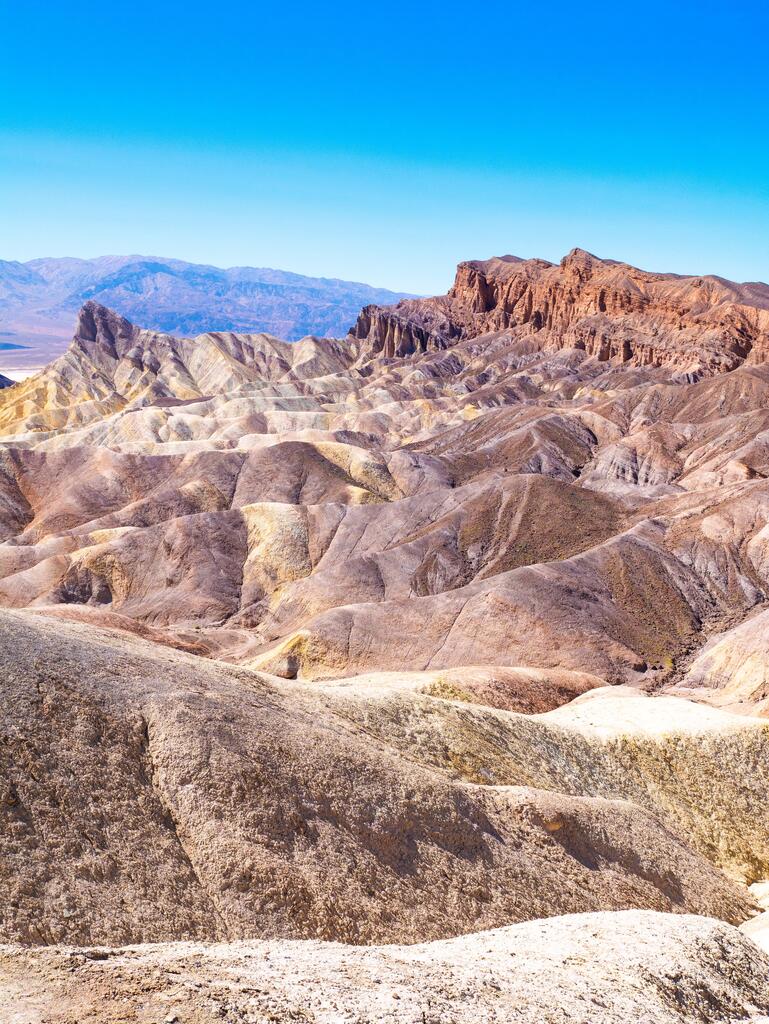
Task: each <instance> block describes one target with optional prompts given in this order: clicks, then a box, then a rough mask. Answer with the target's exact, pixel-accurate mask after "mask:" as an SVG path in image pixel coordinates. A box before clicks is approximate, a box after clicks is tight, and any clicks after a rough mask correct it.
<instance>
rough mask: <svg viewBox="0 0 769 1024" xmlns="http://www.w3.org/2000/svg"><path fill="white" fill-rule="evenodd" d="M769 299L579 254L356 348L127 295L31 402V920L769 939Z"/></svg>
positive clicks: (242, 933)
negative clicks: (768, 893) (152, 327)
mask: <svg viewBox="0 0 769 1024" xmlns="http://www.w3.org/2000/svg"><path fill="white" fill-rule="evenodd" d="M768 294H769V292H768V291H767V289H766V287H765V286H762V285H733V284H730V283H729V282H724V281H721V280H720V279H716V278H702V279H689V278H677V277H673V276H671V275H654V274H645V273H643V272H641V271H637V270H634V269H633V268H630V267H627V266H625V265H623V264H618V263H613V262H611V261H605V260H604V261H602V260H597V259H596V258H595V257H590V256H588V254H586V253H582V252H580V251H575V252H573V253H571V254H570V255H569V256H568V257H566V258H565V260H564V261H563V262H562V264H561V265H560V266H553V265H551V264H547V263H545V262H544V261H536V260H535V261H525V262H524V261H518V260H513V259H512V258H507V257H506V258H504V259H502V260H492V261H487V262H485V263H477V264H475V263H474V264H463V265H462V266H461V267H460V268H459V271H458V276H457V282H456V284H455V286H454V288H453V289H452V291H451V292H450V293H449V295H448V296H447V297H445V298H441V299H430V300H414V301H406V302H402V303H399V304H398V305H397V306H395V307H392V308H373V307H369V308H367V309H366V310H364V311H363V313H362V314H361V317H360V319H359V321H358V325H357V327H356V331H355V334H354V335H351V336H349V337H348V338H346V339H343V340H323V341H319V340H318V339H314V338H307V339H304V340H303V341H301V342H299V343H297V344H294V345H290V344H288V343H286V342H282V341H279V340H277V339H276V338H273V337H270V336H268V335H264V334H260V335H237V334H231V333H227V332H216V333H211V334H205V335H202V336H200V337H199V338H196V339H180V338H176V337H173V336H171V335H167V334H158V333H156V332H153V331H147V330H143V329H141V328H138V327H136V326H134V325H133V324H131V323H130V322H129V321H127V320H125V319H124V318H123V317H120V316H118V315H117V314H116V313H114V312H112V311H110V310H108V309H105V308H104V307H102V306H100V305H98V304H97V303H94V302H89V303H87V304H86V305H85V306H84V307H83V309H82V311H81V314H80V318H79V322H78V327H77V331H76V336H75V339H74V340H73V343H72V345H71V346H70V348H69V350H68V351H67V353H65V354H64V355H63V356H61V357H60V358H59V359H57V360H56V361H55V362H54V363H52V364H51V365H50V366H49V367H47V368H46V369H45V370H44V371H43V372H42V373H40V374H39V375H37V376H35V377H32V378H30V379H29V380H27V381H24V382H23V383H21V384H17V385H15V386H14V387H12V388H10V389H7V390H5V391H3V392H1V393H0V431H1V432H2V433H1V434H0V605H2V606H3V608H4V609H11V610H4V611H3V612H2V613H0V647H1V648H2V653H3V658H4V665H5V676H4V683H3V687H4V690H3V694H4V698H5V699H4V702H2V704H0V739H1V740H2V742H1V743H0V759H2V760H1V764H0V778H2V779H4V782H3V785H4V787H5V788H4V790H3V791H2V793H0V815H2V816H3V819H4V822H3V824H2V827H1V828H0V865H3V869H4V871H5V875H4V887H2V891H0V928H1V929H2V931H1V932H0V935H1V937H2V938H4V939H5V940H7V941H11V942H17V943H48V944H56V943H62V942H75V943H81V944H84V943H107V944H115V943H127V942H144V941H162V942H166V941H172V940H180V939H190V940H196V941H213V940H222V941H224V940H226V941H229V942H231V941H235V940H242V939H252V938H274V939H276V940H279V939H280V940H284V939H290V938H322V939H337V940H339V939H341V940H344V941H348V942H356V943H367V944H370V943H382V942H391V941H402V942H407V941H408V942H414V941H424V940H434V939H441V938H447V937H450V936H454V935H458V934H461V933H467V932H473V931H480V930H482V929H489V928H499V927H502V926H505V925H509V924H511V923H512V922H520V921H523V920H526V919H529V918H538V917H550V916H552V915H556V914H573V913H579V912H599V911H606V910H616V911H620V910H626V909H632V908H636V909H637V908H642V909H646V910H654V911H664V912H668V913H674V914H676V915H681V914H683V913H691V912H694V913H697V914H705V915H708V916H711V917H718V918H720V919H722V920H723V921H727V922H730V923H735V924H738V923H741V922H745V921H750V920H751V919H752V915H754V914H756V913H757V912H758V909H759V908H758V905H757V903H756V893H757V892H758V890H759V889H760V888H761V886H762V885H763V884H764V880H766V879H768V878H769V838H768V837H769V818H767V812H766V807H765V804H766V801H765V799H764V795H765V792H766V787H767V784H769V777H768V772H769V769H767V767H766V766H767V765H769V724H767V722H766V718H765V716H766V713H767V707H768V706H769V697H768V696H767V674H766V672H765V671H764V662H765V661H766V657H765V655H766V644H765V643H764V641H763V634H764V625H765V617H766V615H767V612H766V611H765V608H766V602H767V600H768V599H769V546H768V545H769V444H768V443H767V437H769V414H768V413H767V408H768V407H769V363H767V362H766V361H765V360H766V357H767V347H766V342H767V331H768V329H769V321H768V320H767V318H768V317H769V299H768V298H767V296H768ZM609 684H610V685H609ZM618 684H621V685H618ZM707 705H716V707H712V706H711V707H709V706H707ZM734 711H739V712H740V714H739V715H736V714H734ZM749 886H752V887H753V888H752V889H751V888H749ZM756 887H758V888H756ZM666 921H667V918H663V919H659V920H656V923H655V924H654V929H657V928H659V929H662V931H663V932H664V934H665V935H667V936H669V937H670V941H671V942H672V941H673V937H674V936H675V935H678V936H679V937H680V935H681V934H683V933H681V932H679V930H678V926H677V925H675V924H670V923H669V922H668V923H663V922H666ZM537 927H544V926H537ZM553 927H556V926H555V924H554V925H553ZM564 927H566V928H567V930H570V929H571V928H574V929H576V931H575V934H577V933H578V932H579V927H581V926H578V924H573V925H568V926H564ZM698 927H699V926H698ZM708 927H715V926H708ZM719 927H720V926H719ZM755 927H756V928H759V929H760V928H761V927H763V926H762V925H760V924H758V925H755ZM654 929H653V930H654ZM691 934H693V933H687V935H689V936H691ZM697 934H699V935H701V936H703V935H704V936H706V937H705V938H703V940H702V943H700V946H699V947H698V948H699V953H698V954H697V956H700V957H701V960H700V961H699V963H700V968H699V969H700V970H701V972H702V976H703V977H707V978H709V979H710V981H708V984H711V982H712V985H713V986H715V988H714V989H713V991H715V990H716V989H718V991H719V992H721V994H722V995H721V996H718V997H717V998H722V996H723V999H724V1000H725V1001H724V1002H723V1006H727V1005H728V1006H730V1007H731V1006H737V1007H738V1008H739V1007H740V1006H741V1005H742V1004H740V1003H739V999H741V998H742V996H741V995H739V994H737V995H735V994H734V993H735V992H738V990H739V992H743V989H742V988H740V986H742V985H748V983H749V979H750V978H751V977H752V974H751V971H750V970H747V972H745V971H743V967H744V966H745V961H744V956H745V955H747V954H745V950H746V949H750V948H751V947H750V946H745V945H741V944H742V943H747V940H746V939H742V938H738V939H735V938H734V936H733V935H731V933H728V932H724V931H721V932H719V933H718V935H719V936H720V937H719V939H718V942H719V943H722V945H723V948H724V949H725V950H727V952H728V953H729V955H732V956H734V957H743V959H742V960H741V961H740V963H741V964H742V965H743V966H742V967H740V968H739V970H738V969H737V968H736V967H735V968H734V969H735V971H737V974H736V975H734V977H736V978H737V979H738V982H739V984H738V986H737V989H734V990H733V995H730V996H728V998H727V996H726V995H724V991H725V990H724V989H723V987H721V988H719V986H722V981H721V980H719V978H720V976H718V975H717V972H716V973H713V972H712V971H711V967H712V960H713V958H712V957H711V954H710V952H708V951H707V950H709V949H711V947H710V946H709V945H708V943H709V942H710V939H709V938H707V935H711V936H712V934H713V933H711V932H707V929H706V931H705V932H698V933H697ZM756 934H758V933H756ZM730 935H731V937H729V936H730ZM494 941H496V940H494ZM505 941H507V940H505ZM580 941H581V940H580ZM676 941H677V940H676ZM688 942H689V938H687V939H686V943H688ZM278 948H282V947H276V949H278ZM468 948H469V947H468ZM669 948H670V950H671V951H672V950H673V949H674V946H670V947H669ZM679 948H680V947H679ZM685 948H686V949H690V948H691V947H690V946H688V945H686V944H685ZM233 950H234V952H233ZM433 952H434V951H433ZM439 952H440V951H438V953H439ZM438 953H435V955H436V956H437V955H438ZM137 955H140V956H144V955H145V954H144V953H142V954H137ZM146 955H147V956H150V957H151V956H152V954H150V953H147V954H146ZM156 955H157V956H161V954H160V953H158V954H156ZM166 955H167V956H171V957H177V956H178V955H181V954H178V953H177V952H168V953H163V954H162V956H163V957H164V956H166ZM185 955H186V954H185ZM202 955H205V956H206V957H209V956H210V957H215V956H216V955H219V954H217V953H215V952H212V951H210V950H209V951H207V952H205V954H202V953H201V956H202ZM221 955H225V954H221ZM226 955H227V956H236V957H239V956H240V955H241V954H240V952H239V950H238V947H237V946H235V947H230V948H229V951H228V952H227V953H226ZM280 955H283V954H282V953H281V954H280ZM372 955H374V954H373V953H372ZM388 955H389V954H384V953H377V954H376V956H377V957H385V959H386V957H387V956H388ZM431 955H433V954H432V953H431ZM671 955H672V952H671ZM687 955H688V954H687ZM692 955H694V954H692ZM19 956H20V954H18V953H16V954H10V960H9V961H8V963H10V964H11V967H10V968H9V970H16V967H15V966H13V965H14V964H16V963H24V964H27V963H31V962H32V961H31V960H29V961H28V960H25V959H24V958H23V957H22V958H21V960H18V959H15V958H18V957H19ZM116 956H120V957H122V956H123V954H116ZM129 960H130V957H129ZM36 962H37V963H38V964H44V963H48V964H49V965H53V966H52V967H51V970H52V971H53V973H52V974H51V975H50V977H51V979H55V978H56V977H57V976H58V975H57V972H58V967H57V966H56V963H55V962H54V960H50V961H44V960H43V959H41V960H38V961H36ZM89 962H90V961H89ZM121 962H123V961H121ZM382 962H384V961H382ZM623 963H624V961H623ZM551 967H552V965H551ZM40 969H41V970H42V969H43V968H42V967H41V968H40ZM46 969H47V968H46ZM296 969H297V970H299V967H298V966H297V967H296ZM382 969H384V968H382ZM399 969H401V968H399ZM402 969H403V970H404V971H405V970H406V968H405V967H403V968H402ZM553 969H555V968H553ZM623 969H624V968H623ZM740 971H742V973H740ZM681 977H683V975H681ZM106 979H107V976H106V975H105V976H104V984H108V981H107V980H106ZM92 980H93V979H92V978H91V977H90V976H89V979H88V984H89V985H90V984H91V983H92ZM51 983H52V984H53V980H52V982H51ZM56 984H59V983H58V981H57V982H56ZM93 984H95V985H96V986H97V987H96V988H94V990H93V991H94V992H95V993H98V992H99V991H101V990H100V989H99V988H98V986H99V985H101V984H102V981H98V982H97V981H94V982H93ZM596 984H599V983H598V982H596ZM600 984H603V982H601V983H600ZM681 984H684V982H683V981H682V982H681ZM724 984H725V983H724ZM750 984H752V982H750ZM60 991H61V992H62V993H63V994H62V998H65V996H66V998H67V999H74V998H75V996H74V995H73V994H72V990H69V989H66V986H65V988H64V989H61V990H60ZM132 991H133V990H132V989H130V988H129V991H128V995H129V998H133V996H131V995H130V992H132ZM708 991H709V992H710V991H711V989H708ZM745 991H747V990H745ZM751 991H753V990H751ZM658 995H659V992H658ZM89 998H90V996H89ZM94 998H96V996H94ZM202 998H203V996H201V999H202ZM205 998H206V999H208V998H209V996H208V995H206V996H205ZM211 998H213V996H211ZM343 998H345V999H346V998H347V996H343V994H342V993H341V992H340V994H339V999H340V1000H342V999H343ZM441 998H442V996H441V995H440V991H439V990H436V994H435V999H436V1000H438V1001H440V999H441ZM527 998H528V997H527ZM633 998H635V999H636V1003H635V1004H633V1003H632V999H631V997H630V996H628V999H631V1001H630V1002H629V1003H622V1004H621V1005H622V1006H623V1007H624V1010H623V1012H625V1016H626V1018H627V1014H628V1012H630V1013H631V1017H632V1011H628V1010H627V1007H628V1006H630V1007H632V1006H633V1005H635V1006H636V1008H637V1010H638V1013H640V1012H641V1009H643V1010H644V1012H646V1011H647V1010H648V1012H649V1013H651V1012H652V1011H653V1012H654V1013H656V1014H657V1017H656V1018H655V1017H649V1018H648V1019H659V1020H668V1019H670V1020H687V1019H696V1016H692V1015H693V1014H695V1011H696V1010H697V1008H698V1004H697V1001H696V999H695V998H694V996H692V1001H691V1003H687V1004H686V1007H689V1008H691V1013H690V1017H688V1018H687V1017H686V1016H685V1015H684V1013H685V1012H686V1013H688V1012H689V1009H688V1008H686V1007H685V1008H684V1009H681V1006H679V1011H680V1012H679V1016H678V1017H675V1016H671V1015H670V1014H671V1013H672V1012H673V1011H672V1010H670V1007H669V1006H668V1004H667V1003H666V1002H665V999H666V998H667V996H665V994H664V992H662V994H661V995H659V999H658V1001H657V1002H656V1003H653V1002H652V1003H649V1002H648V1001H647V1003H644V1002H643V1001H642V999H641V996H639V995H638V994H636V996H635V997H633ZM644 998H645V996H644ZM650 998H651V997H650ZM654 998H655V999H657V996H655V997H654ZM687 998H688V997H687ZM703 998H705V997H703ZM717 998H716V996H712V999H714V1000H716V1001H717ZM745 998H748V997H747V996H746V997H745ZM531 999H532V1000H533V1001H532V1006H535V1005H538V1004H536V999H535V997H534V996H533V995H532V996H531ZM707 999H711V996H710V995H709V996H708V997H707ZM659 1000H662V1001H661V1002H660V1001H659ZM729 1000H732V1001H731V1002H730V1001H729ZM734 1000H737V1002H735V1001H734ZM72 1005H75V1004H74V1003H73V1004H72ZM207 1005H208V1004H207V1003H201V1004H200V1006H207ZM275 1005H276V1006H279V1009H280V1012H281V1013H283V1012H284V1011H285V1012H286V1013H288V1012H289V1011H288V1010H287V1009H286V1007H285V1006H284V1004H283V1003H280V1004H277V1003H276V1004H275ZM350 1005H351V1006H353V1005H356V1004H354V1003H351V1004H350ZM371 1005H372V1006H375V1008H377V1012H378V1007H379V1004H376V1003H372V1004H371ZM612 1005H613V1004H612ZM713 1005H716V1003H713ZM718 1005H719V1006H721V1005H722V1004H718ZM317 1006H318V1007H319V1008H320V1007H321V1003H318V1004H317ZM617 1006H620V1004H619V1003H618V1004H617ZM650 1007H651V1009H650ZM73 1012H74V1011H73ZM195 1012H198V1007H196V1008H195ZM200 1012H201V1013H203V1012H205V1011H204V1010H202V1009H201V1010H200ZM318 1012H320V1009H319V1011H318ZM324 1012H325V1011H324ZM351 1012H352V1011H351ZM372 1012H373V1011H372ZM532 1012H534V1011H532ZM618 1012H619V1010H617V1011H616V1013H618ZM735 1012H737V1011H735ZM607 1013H609V1011H608V1010H607ZM611 1013H614V1014H615V1016H613V1017H612V1016H611ZM611 1013H609V1015H608V1016H606V1017H605V1018H601V1019H606V1020H607V1021H608V1020H614V1019H616V1013H615V1010H614V1009H612V1010H611ZM54 1019H55V1018H54ZM277 1019H282V1018H280V1017H279V1018H277ZM318 1019H322V1017H318ZM392 1019H398V1018H397V1017H393V1018H392ZM460 1019H462V1018H461V1016H458V1017H457V1020H460ZM481 1019H482V1018H481ZM522 1019H525V1018H522ZM537 1019H547V1018H546V1017H545V1018H537ZM555 1019H558V1018H555ZM577 1019H578V1018H577Z"/></svg>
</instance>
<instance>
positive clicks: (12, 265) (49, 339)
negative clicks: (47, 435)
mask: <svg viewBox="0 0 769 1024" xmlns="http://www.w3.org/2000/svg"><path fill="white" fill-rule="evenodd" d="M402 297H403V293H401V292H391V291H388V290H387V289H384V288H374V287H371V286H370V285H367V284H359V283H357V282H352V281H340V280H337V279H334V278H315V277H304V276H302V275H301V274H292V273H289V272H287V271H283V270H271V269H269V268H257V267H230V268H228V269H226V270H224V269H221V268H219V267H211V266H204V265H199V264H195V263H185V262H184V261H183V260H175V259H165V258H159V257H150V256H101V257H98V258H97V259H92V260H82V259H74V258H70V257H63V258H51V259H47V258H46V259H36V260H30V261H29V262H28V263H17V262H11V261H0V338H2V339H3V341H5V342H6V344H8V343H15V344H18V345H23V346H25V350H26V352H27V353H29V354H30V358H31V359H32V360H33V361H36V362H47V361H48V359H51V358H53V357H54V356H55V355H57V354H58V353H59V352H60V351H61V350H62V349H63V347H64V346H65V345H66V343H67V342H68V341H69V339H70V337H71V334H72V328H73V325H74V321H75V315H76V313H77V311H78V309H79V308H80V306H81V305H82V304H83V303H84V302H85V301H87V300H88V299H95V300H96V301H97V302H100V303H101V304H103V305H105V306H109V307H110V308H112V309H115V310H117V311H118V312H119V313H122V314H123V315H124V316H126V317H128V318H129V319H130V320H133V321H134V322H136V323H140V324H142V326H144V327H152V328H155V329H157V330H162V331H167V332H169V333H171V334H181V335H195V334H201V333H203V332H204V331H211V330H222V331H246V332H259V331H265V332H267V333H269V334H274V335H276V336H277V337H279V338H284V339H286V340H289V341H294V340H296V339H298V338H302V337H304V336H305V335H308V334H314V335H318V336H321V337H322V336H326V337H344V335H345V334H346V333H347V331H348V329H349V328H350V327H351V326H352V325H353V324H354V323H355V320H356V317H357V315H358V312H359V311H360V309H361V307H362V306H365V305H368V304H369V303H377V304H389V303H393V302H397V301H398V299H400V298H402ZM3 358H4V363H3V365H10V362H9V360H11V359H12V358H16V359H17V360H18V359H19V353H18V351H16V352H15V356H12V355H11V352H10V350H6V352H5V355H4V357H3Z"/></svg>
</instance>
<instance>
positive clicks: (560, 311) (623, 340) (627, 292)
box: [353, 249, 769, 373]
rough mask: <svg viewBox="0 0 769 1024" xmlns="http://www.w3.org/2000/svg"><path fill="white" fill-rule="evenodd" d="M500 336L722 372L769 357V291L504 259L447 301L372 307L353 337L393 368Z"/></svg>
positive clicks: (463, 269)
mask: <svg viewBox="0 0 769 1024" xmlns="http://www.w3.org/2000/svg"><path fill="white" fill-rule="evenodd" d="M502 330H511V331H513V332H514V335H515V336H516V337H519V338H525V337H529V336H531V337H532V340H533V341H534V342H535V343H536V345H537V347H539V348H558V349H562V348H574V349H579V350H582V351H585V352H587V353H588V354H589V355H592V356H595V357H596V358H597V359H600V360H608V359H613V358H617V359H621V360H622V361H623V362H630V363H632V364H633V365H635V366H664V367H674V368H676V369H678V370H679V372H685V373H701V372H703V371H704V372H720V371H724V370H731V369H734V367H736V366H738V365H740V363H742V362H743V361H744V360H745V359H754V360H758V361H763V360H764V359H766V357H767V354H769V287H768V286H766V285H762V284H748V285H734V284H732V282H730V281H725V280H723V279H721V278H717V277H697V278H686V277H680V276H678V275H675V274H649V273H645V272H644V271H640V270H637V269H636V268H635V267H630V266H628V265H627V264H624V263H617V262H615V261H614V260H600V259H598V258H597V257H595V256H592V255H591V254H590V253H587V252H585V251H584V250H582V249H573V250H572V251H571V252H570V253H569V254H568V256H565V257H564V258H563V259H562V260H561V263H560V265H558V266H554V265H553V264H551V263H548V262H546V261H545V260H520V259H517V258H516V257H514V256H503V257H501V258H499V259H491V260H474V261H471V262H468V263H460V265H459V268H458V269H457V276H456V280H455V282H454V286H453V288H452V289H451V291H450V292H449V293H448V295H447V296H445V297H442V298H436V299H412V300H404V301H402V302H400V303H398V304H397V305H396V306H393V307H385V308H382V307H378V306H367V307H366V308H365V309H364V310H363V311H362V313H361V314H360V316H359V317H358V321H357V324H356V326H355V328H354V331H353V333H354V335H355V336H356V337H357V338H360V339H365V340H366V341H367V342H368V343H369V345H370V346H371V349H372V350H373V351H375V352H379V353H381V354H382V355H383V356H385V357H387V358H393V357H398V356H406V355H410V354H412V353H414V352H426V351H430V350H431V349H441V348H446V347H447V346H448V345H450V344H451V343H452V342H453V341H455V340H456V339H458V338H462V339H464V338H472V337H477V336H478V335H481V334H486V333H488V332H492V331H502Z"/></svg>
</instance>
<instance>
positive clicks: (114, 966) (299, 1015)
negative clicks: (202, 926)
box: [0, 912, 769, 1024]
mask: <svg viewBox="0 0 769 1024" xmlns="http://www.w3.org/2000/svg"><path fill="white" fill-rule="evenodd" d="M767 978H769V959H767V957H766V956H765V955H764V954H763V953H761V952H760V951H759V950H758V949H757V948H756V946H754V945H753V943H752V942H751V941H750V940H749V939H747V938H746V937H745V936H743V935H741V934H740V933H739V932H738V931H736V929H734V928H730V927H729V926H728V925H724V924H721V923H720V922H715V921H710V920H707V919H705V918H701V917H675V918H671V917H668V916H666V915H663V914H653V913H641V912H626V913H621V914H584V915H578V916H575V917H558V918H554V919H552V920H550V921H536V922H532V923H530V924H524V925H515V926H513V927H511V928H505V929H500V930H498V931H490V932H481V933H480V934H477V935H468V936H464V937H463V938H459V939H453V940H450V941H444V942H433V943H429V944H426V945H415V946H380V947H368V948H360V947H350V946H338V945H326V944H320V943H315V942H313V943H306V942H304V943H298V942H269V943H268V942H239V943H231V944H220V945H214V946H202V945H198V944H178V945H159V946H147V947H142V946H138V947H133V948H129V949H62V950H36V951H22V950H10V949H8V948H6V949H5V950H3V949H0V987H2V988H3V989H4V990H5V991H6V992H8V993H11V992H12V993H13V1013H14V1014H16V1015H17V1016H16V1017H15V1018H12V1019H16V1020H23V1019H45V1020H46V1021H47V1022H49V1024H71V1022H72V1021H75V1020H77V1021H78V1024H118V1022H120V1024H122V1022H123V1021H126V1020H129V1019H130V1020H135V1021H137V1022H140V1024H149V1022H150V1021H153V1022H154V1021H158V1020H166V1021H169V1020H174V1019H177V1020H179V1021H185V1022H189V1024H207V1022H208V1021H212V1020H219V1019H231V1020H238V1021H249V1022H257V1021H258V1022H261V1021H275V1022H288V1021H297V1020H312V1021H316V1022H318V1024H337V1022H339V1021H359V1022H361V1024H363V1022H366V1024H369V1022H370V1024H374V1022H382V1021H388V1022H392V1024H398V1022H403V1024H413V1022H414V1021H422V1022H424V1024H449V1022H450V1024H478V1022H489V1024H491V1022H498V1021H502V1020H504V1021H516V1022H521V1024H566V1022H568V1024H626V1022H628V1021H643V1022H644V1024H699V1022H701V1021H709V1022H711V1024H719V1022H720V1024H727V1022H733V1021H737V1020H739V1021H750V1020H754V1021H756V1024H758V1022H759V1021H762V1020H765V1019H766V1016H765V1015H766V1014H767V1012H769V981H768V980H767ZM0 1012H1V1011H0ZM38 1015H39V1016H38Z"/></svg>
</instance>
